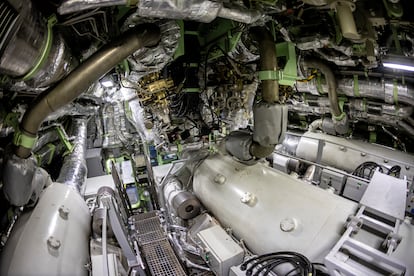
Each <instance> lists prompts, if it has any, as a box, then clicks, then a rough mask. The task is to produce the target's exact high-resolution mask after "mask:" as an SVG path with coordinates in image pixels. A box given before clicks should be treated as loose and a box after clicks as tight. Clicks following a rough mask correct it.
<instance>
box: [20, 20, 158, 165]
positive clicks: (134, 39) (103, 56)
mask: <svg viewBox="0 0 414 276" xmlns="http://www.w3.org/2000/svg"><path fill="white" fill-rule="evenodd" d="M159 38H160V30H159V28H158V27H156V26H155V25H152V24H144V25H140V26H138V27H137V28H134V29H132V30H130V31H128V32H126V33H124V34H123V35H122V36H121V37H119V38H118V39H117V40H115V41H113V42H112V43H110V44H108V45H107V46H105V47H104V48H102V49H101V50H99V51H98V52H97V53H95V54H94V55H92V56H91V57H90V58H89V59H88V60H86V61H85V62H84V63H82V64H81V65H80V66H79V67H78V68H76V69H75V70H74V71H72V72H71V73H70V74H69V75H68V76H67V77H66V78H65V79H63V80H62V81H60V82H59V84H58V85H56V86H55V87H54V88H53V89H51V90H49V91H47V92H45V93H44V94H42V95H41V96H40V97H39V98H38V99H37V100H36V101H35V103H34V104H33V105H32V106H31V107H30V108H29V109H28V110H27V111H26V113H25V114H24V117H23V119H22V123H21V126H20V133H17V135H20V137H15V142H16V143H15V144H16V146H17V148H16V151H15V154H16V155H17V156H19V157H20V158H28V157H29V156H30V153H31V147H30V146H28V145H27V144H30V140H31V139H32V140H35V138H36V135H37V131H38V129H39V127H40V125H41V124H42V122H43V120H44V119H45V118H46V117H47V116H48V115H49V114H50V113H52V112H54V111H56V110H57V109H59V108H61V107H63V106H64V105H66V104H68V103H70V102H71V101H73V100H74V99H75V98H77V97H78V96H79V95H80V94H82V92H83V91H85V90H86V89H87V88H88V87H89V86H90V85H91V84H92V83H93V82H94V81H96V80H98V79H99V78H100V77H102V76H103V75H104V74H106V73H107V72H108V71H109V70H111V69H112V68H113V67H114V66H116V65H117V64H118V63H120V62H121V61H122V60H123V59H125V58H126V57H127V56H129V55H131V54H132V53H134V52H135V51H137V50H138V49H140V48H142V47H146V46H154V45H155V44H157V43H158V41H159ZM22 140H26V141H27V144H26V142H23V143H22Z"/></svg>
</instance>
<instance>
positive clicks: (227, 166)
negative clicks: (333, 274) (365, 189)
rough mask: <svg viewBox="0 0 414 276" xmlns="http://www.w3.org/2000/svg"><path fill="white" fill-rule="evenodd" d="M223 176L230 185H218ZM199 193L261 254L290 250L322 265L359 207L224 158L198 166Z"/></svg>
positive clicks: (260, 166)
mask: <svg viewBox="0 0 414 276" xmlns="http://www.w3.org/2000/svg"><path fill="white" fill-rule="evenodd" d="M217 175H223V176H224V177H225V181H220V182H219V181H215V178H216V176H217ZM193 188H194V192H195V194H196V195H197V197H198V198H199V199H200V200H201V202H202V203H203V205H204V206H205V207H206V208H207V209H208V210H209V211H211V213H212V214H213V215H214V216H215V217H216V218H217V219H218V220H219V221H220V222H221V224H222V225H223V227H229V228H231V229H232V232H233V233H234V235H235V236H236V237H237V238H239V239H243V241H245V242H246V245H247V247H248V248H249V249H251V250H252V251H253V252H254V253H255V254H264V253H269V252H275V251H287V250H288V251H295V252H299V253H302V254H304V255H306V256H307V257H309V258H310V259H311V260H313V261H321V259H322V258H323V257H324V256H325V255H326V254H327V253H328V252H329V250H330V249H331V248H332V247H333V246H334V245H335V243H336V242H337V241H338V239H339V238H340V236H341V234H342V231H343V229H344V223H345V222H346V220H347V218H348V216H349V215H353V214H354V212H355V210H356V208H357V204H356V203H354V202H351V201H349V200H346V199H344V198H341V197H339V196H336V195H333V194H330V193H328V192H327V191H325V190H323V189H320V188H317V187H314V186H312V185H308V184H305V183H303V182H301V181H299V180H297V179H295V178H293V177H290V176H288V175H286V174H283V173H281V172H278V171H276V170H273V169H271V168H269V167H266V166H265V165H263V164H261V163H257V164H255V165H253V166H247V165H243V164H240V163H239V162H237V161H235V160H233V159H232V158H231V157H230V156H222V155H221V154H217V155H214V156H211V157H210V158H208V159H206V160H205V161H204V162H203V163H202V164H201V165H200V166H199V167H198V169H197V170H196V172H195V174H194V181H193Z"/></svg>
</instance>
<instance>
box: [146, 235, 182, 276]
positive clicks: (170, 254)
mask: <svg viewBox="0 0 414 276" xmlns="http://www.w3.org/2000/svg"><path fill="white" fill-rule="evenodd" d="M142 251H143V252H144V255H145V259H146V260H147V263H148V266H149V268H150V270H151V273H152V275H164V276H178V275H186V274H185V273H184V271H183V269H182V268H181V265H180V263H179V262H178V260H177V257H176V256H175V253H174V251H173V250H172V248H171V245H170V243H169V242H168V240H166V239H165V240H160V241H157V242H154V243H149V244H146V245H144V246H142Z"/></svg>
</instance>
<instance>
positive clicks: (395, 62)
mask: <svg viewBox="0 0 414 276" xmlns="http://www.w3.org/2000/svg"><path fill="white" fill-rule="evenodd" d="M382 65H383V66H384V67H386V68H391V69H397V70H404V71H411V72H414V59H413V58H412V57H404V56H396V55H387V56H385V57H384V58H383V59H382Z"/></svg>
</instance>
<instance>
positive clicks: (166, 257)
mask: <svg viewBox="0 0 414 276" xmlns="http://www.w3.org/2000/svg"><path fill="white" fill-rule="evenodd" d="M132 219H133V222H134V226H135V230H136V231H137V233H136V237H137V240H138V244H139V245H140V246H141V248H142V253H143V255H144V257H145V260H146V261H147V264H148V268H149V270H150V272H151V275H154V276H161V275H162V276H186V275H187V274H186V273H185V272H184V270H183V268H182V266H181V264H180V262H179V261H178V259H177V256H176V255H175V252H174V250H173V249H172V247H171V245H170V243H169V242H168V239H167V237H166V236H165V233H164V231H163V229H162V228H161V223H160V219H159V217H158V214H157V212H155V211H153V212H148V213H144V214H138V215H134V216H133V217H132Z"/></svg>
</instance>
